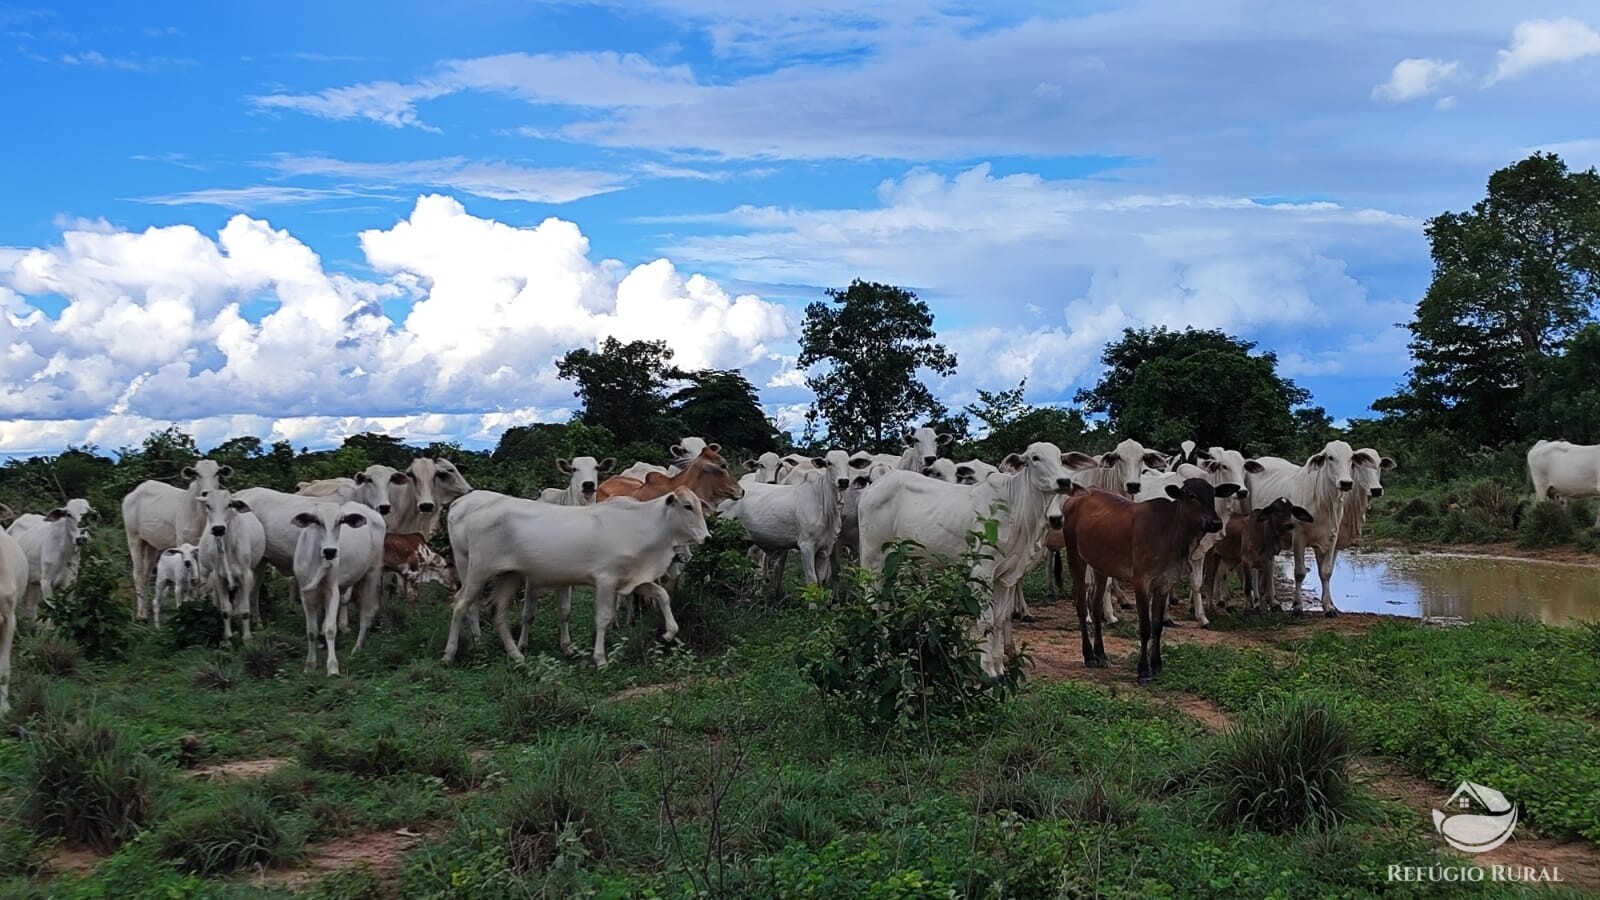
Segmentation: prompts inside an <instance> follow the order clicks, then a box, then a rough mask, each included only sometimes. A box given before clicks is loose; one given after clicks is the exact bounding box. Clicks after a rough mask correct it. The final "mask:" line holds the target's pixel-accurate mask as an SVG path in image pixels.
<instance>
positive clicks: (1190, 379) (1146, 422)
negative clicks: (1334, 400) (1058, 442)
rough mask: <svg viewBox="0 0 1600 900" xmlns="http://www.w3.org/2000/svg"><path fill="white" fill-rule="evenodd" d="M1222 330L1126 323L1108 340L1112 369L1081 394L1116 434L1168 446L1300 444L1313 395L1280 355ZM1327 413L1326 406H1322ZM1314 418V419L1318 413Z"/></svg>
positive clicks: (1105, 357) (1268, 448)
mask: <svg viewBox="0 0 1600 900" xmlns="http://www.w3.org/2000/svg"><path fill="white" fill-rule="evenodd" d="M1255 346H1256V345H1255V343H1254V342H1252V341H1246V340H1241V339H1240V338H1236V337H1233V336H1232V335H1229V334H1225V333H1223V332H1222V331H1217V330H1204V331H1201V330H1196V329H1194V328H1186V329H1184V330H1183V331H1169V330H1167V329H1166V328H1161V327H1156V328H1145V329H1140V330H1135V329H1132V328H1129V329H1126V330H1125V331H1123V333H1122V339H1121V340H1119V341H1114V342H1112V343H1110V344H1107V345H1106V349H1105V352H1104V354H1102V355H1101V357H1100V361H1101V362H1102V363H1104V364H1105V366H1106V372H1105V374H1104V375H1103V376H1102V377H1101V379H1100V381H1099V383H1098V384H1096V385H1095V386H1094V388H1092V389H1087V390H1080V391H1078V393H1077V396H1076V398H1075V399H1076V400H1077V402H1079V403H1082V404H1084V407H1085V408H1086V409H1087V410H1088V411H1090V412H1093V413H1101V414H1104V415H1105V417H1106V426H1107V428H1108V430H1110V431H1111V432H1112V433H1114V434H1120V435H1123V436H1124V437H1133V438H1137V439H1138V440H1140V441H1141V442H1144V443H1146V444H1148V445H1150V446H1155V447H1161V448H1165V449H1168V450H1171V449H1173V448H1175V447H1176V446H1177V445H1178V444H1179V443H1180V442H1182V441H1184V440H1193V441H1195V442H1196V443H1198V444H1199V445H1200V446H1202V447H1210V446H1220V447H1228V448H1237V449H1241V450H1248V451H1249V452H1252V453H1282V452H1287V451H1288V450H1289V449H1290V448H1294V447H1297V446H1298V444H1299V442H1300V433H1301V430H1302V428H1303V427H1304V423H1302V422H1300V421H1297V419H1296V417H1295V415H1294V408H1295V407H1297V406H1303V405H1304V404H1305V403H1306V402H1307V401H1309V400H1310V399H1311V393H1310V392H1309V391H1307V390H1305V389H1304V388H1301V387H1299V386H1297V385H1296V384H1295V383H1294V382H1293V381H1290V380H1289V379H1287V378H1284V377H1282V376H1280V375H1279V374H1278V357H1277V355H1276V354H1274V353H1272V352H1270V351H1265V352H1262V353H1260V354H1258V355H1254V356H1252V355H1251V353H1250V351H1251V350H1254V349H1255ZM1317 414H1318V415H1325V414H1321V413H1320V410H1319V411H1318V412H1317ZM1313 419H1314V417H1313Z"/></svg>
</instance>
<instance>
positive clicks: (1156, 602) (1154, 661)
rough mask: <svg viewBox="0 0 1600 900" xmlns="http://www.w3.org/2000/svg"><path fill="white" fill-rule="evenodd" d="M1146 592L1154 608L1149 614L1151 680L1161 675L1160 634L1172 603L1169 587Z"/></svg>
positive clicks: (1164, 626) (1164, 627)
mask: <svg viewBox="0 0 1600 900" xmlns="http://www.w3.org/2000/svg"><path fill="white" fill-rule="evenodd" d="M1148 592H1149V594H1150V602H1151V603H1152V604H1153V606H1154V609H1152V610H1151V613H1150V630H1151V638H1150V675H1151V677H1152V678H1153V677H1155V676H1157V675H1160V674H1161V633H1162V631H1163V630H1165V629H1166V622H1167V606H1168V604H1169V603H1171V601H1172V588H1171V586H1170V585H1169V586H1166V587H1160V588H1155V589H1151V590H1149V591H1148Z"/></svg>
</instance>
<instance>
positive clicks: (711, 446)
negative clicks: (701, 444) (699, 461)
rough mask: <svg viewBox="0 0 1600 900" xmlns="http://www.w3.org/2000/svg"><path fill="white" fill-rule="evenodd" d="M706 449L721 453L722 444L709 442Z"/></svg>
mask: <svg viewBox="0 0 1600 900" xmlns="http://www.w3.org/2000/svg"><path fill="white" fill-rule="evenodd" d="M706 449H707V450H710V451H711V452H712V453H721V452H722V445H721V444H707V445H706Z"/></svg>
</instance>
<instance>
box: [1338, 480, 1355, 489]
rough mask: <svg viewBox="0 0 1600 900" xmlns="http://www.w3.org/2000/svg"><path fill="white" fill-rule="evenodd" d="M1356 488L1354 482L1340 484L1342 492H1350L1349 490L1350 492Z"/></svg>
mask: <svg viewBox="0 0 1600 900" xmlns="http://www.w3.org/2000/svg"><path fill="white" fill-rule="evenodd" d="M1355 486H1356V483H1355V482H1354V481H1341V482H1339V490H1341V491H1348V490H1350V489H1351V488H1353V487H1355Z"/></svg>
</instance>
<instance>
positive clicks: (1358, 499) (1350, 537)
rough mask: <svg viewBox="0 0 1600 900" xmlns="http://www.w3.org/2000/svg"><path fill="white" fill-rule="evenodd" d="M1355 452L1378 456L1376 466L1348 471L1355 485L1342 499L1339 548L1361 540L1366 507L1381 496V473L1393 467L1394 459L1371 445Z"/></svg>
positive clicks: (1360, 467) (1359, 467) (1342, 548)
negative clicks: (1342, 514) (1351, 473)
mask: <svg viewBox="0 0 1600 900" xmlns="http://www.w3.org/2000/svg"><path fill="white" fill-rule="evenodd" d="M1356 452H1357V453H1368V454H1371V455H1372V456H1375V457H1377V458H1378V465H1377V467H1376V468H1369V467H1367V466H1355V467H1354V468H1352V469H1351V470H1350V471H1352V472H1353V473H1355V476H1356V486H1355V487H1354V488H1352V489H1351V491H1350V496H1349V497H1346V498H1345V501H1344V518H1343V519H1341V520H1340V521H1339V549H1340V550H1344V549H1345V548H1347V547H1351V546H1354V545H1355V543H1356V542H1357V541H1359V540H1361V532H1362V531H1363V530H1365V529H1366V526H1367V508H1368V507H1369V506H1371V505H1372V499H1373V498H1374V497H1382V496H1383V473H1384V472H1388V471H1391V470H1393V469H1394V467H1395V461H1394V460H1392V459H1390V458H1389V457H1387V456H1382V455H1380V454H1379V453H1378V451H1376V450H1374V449H1372V448H1371V447H1363V448H1361V449H1360V450H1357V451H1356Z"/></svg>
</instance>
